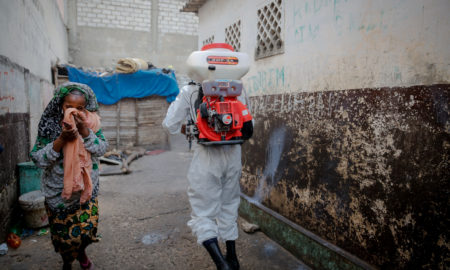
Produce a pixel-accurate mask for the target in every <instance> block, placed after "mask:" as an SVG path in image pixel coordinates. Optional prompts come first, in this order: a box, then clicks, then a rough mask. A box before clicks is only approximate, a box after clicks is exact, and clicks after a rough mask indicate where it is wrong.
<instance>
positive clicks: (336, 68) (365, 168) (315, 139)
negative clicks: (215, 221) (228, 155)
mask: <svg viewBox="0 0 450 270" xmlns="http://www.w3.org/2000/svg"><path fill="white" fill-rule="evenodd" d="M277 2H282V15H283V18H282V21H281V23H280V26H281V29H282V31H281V36H282V41H283V44H284V48H283V51H284V52H282V53H279V54H276V55H274V56H270V57H265V58H262V59H258V60H256V59H255V51H256V46H257V42H256V40H257V37H256V33H257V23H258V16H257V9H260V8H263V7H264V6H265V5H267V4H270V3H271V1H237V0H233V1H220V0H210V1H207V2H206V4H205V5H204V6H202V7H201V9H200V10H199V20H200V23H199V40H198V45H199V46H200V45H201V42H202V41H203V40H205V39H207V38H209V37H210V36H212V35H214V37H215V42H224V40H225V31H224V30H225V28H226V27H228V26H229V25H231V24H233V23H234V22H236V21H237V20H241V38H242V40H241V52H246V53H248V54H249V55H250V57H251V59H252V65H251V69H250V72H249V73H248V74H247V75H246V76H245V77H244V78H243V81H244V86H245V87H246V89H247V93H248V94H249V95H250V96H251V97H250V103H251V104H250V105H251V111H252V113H253V115H254V117H255V133H254V137H253V139H251V140H250V141H249V142H248V143H246V144H245V145H244V148H243V152H244V155H243V164H244V169H243V178H242V180H241V186H242V189H243V191H244V193H246V194H247V195H249V196H250V197H253V199H254V200H255V201H256V202H261V203H262V204H264V205H265V206H268V207H269V208H271V209H273V210H275V211H276V212H278V213H280V214H282V215H284V216H285V217H287V218H288V219H290V220H292V221H294V222H295V223H297V224H299V225H301V226H303V227H304V228H306V229H308V230H310V231H312V232H314V233H316V234H317V235H319V236H320V237H322V238H324V239H326V240H328V241H329V242H331V243H333V244H336V245H337V246H339V247H341V248H343V249H345V250H347V251H349V252H351V253H352V254H354V255H356V256H358V257H359V258H361V259H363V260H366V261H367V262H369V263H370V264H373V265H375V266H378V267H381V268H383V269H399V268H403V269H408V268H417V267H418V268H421V267H423V268H429V269H431V268H433V269H444V268H446V267H448V261H446V260H447V258H448V255H449V243H448V239H449V237H450V236H449V234H448V228H447V226H446V224H448V221H449V215H448V212H449V211H448V205H449V197H448V194H449V192H450V187H449V182H448V181H449V179H450V175H449V171H450V170H449V168H448V164H449V163H448V160H449V153H450V151H449V150H450V138H449V131H450V129H449V127H450V122H449V118H448V115H449V108H448V104H449V95H450V93H449V92H450V91H449V90H450V82H449V81H450V69H449V67H450V50H448V44H450V30H449V29H450V19H449V17H448V16H447V13H448V12H449V11H450V2H448V1H445V0H436V1H419V0H413V1H388V0H383V1H374V0H369V1H362V0H336V1H331V0H303V1H301V0H297V1H277ZM238 5H239V6H240V8H239V9H236V8H235V7H236V6H238Z"/></svg>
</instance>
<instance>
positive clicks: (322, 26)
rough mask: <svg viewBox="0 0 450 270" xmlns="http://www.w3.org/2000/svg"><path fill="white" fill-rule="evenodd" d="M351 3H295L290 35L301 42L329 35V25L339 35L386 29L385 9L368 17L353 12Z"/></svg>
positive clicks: (360, 11) (317, 0) (329, 0)
mask: <svg viewBox="0 0 450 270" xmlns="http://www.w3.org/2000/svg"><path fill="white" fill-rule="evenodd" d="M351 2H352V0H307V1H301V2H300V1H295V2H294V8H293V9H292V13H291V16H292V21H293V28H292V29H293V30H292V31H293V32H291V34H292V35H293V36H294V40H295V42H296V43H303V42H306V41H314V40H315V39H317V38H318V37H324V36H325V35H328V34H329V33H330V32H329V31H326V28H329V27H330V26H331V27H333V29H334V32H336V33H337V35H338V36H341V35H343V34H344V33H350V32H355V31H358V32H360V33H364V32H365V33H368V32H372V31H375V30H386V29H387V28H388V26H387V24H386V23H385V12H384V10H379V11H378V12H376V13H371V14H370V15H367V14H366V13H364V9H358V11H355V12H352V11H351V10H350V7H351Z"/></svg>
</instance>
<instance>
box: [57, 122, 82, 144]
mask: <svg viewBox="0 0 450 270" xmlns="http://www.w3.org/2000/svg"><path fill="white" fill-rule="evenodd" d="M59 137H60V138H61V140H62V141H63V142H64V143H66V142H71V141H73V140H75V139H76V138H77V137H78V132H77V130H76V129H74V128H72V127H71V126H70V125H68V124H66V123H63V128H62V132H61V135H60V136H59Z"/></svg>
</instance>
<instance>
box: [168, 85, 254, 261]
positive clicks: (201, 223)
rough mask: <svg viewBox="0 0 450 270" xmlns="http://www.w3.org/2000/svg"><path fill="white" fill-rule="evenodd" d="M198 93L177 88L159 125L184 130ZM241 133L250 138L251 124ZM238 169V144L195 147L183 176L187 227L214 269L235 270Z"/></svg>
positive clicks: (193, 87)
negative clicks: (223, 246)
mask: <svg viewBox="0 0 450 270" xmlns="http://www.w3.org/2000/svg"><path fill="white" fill-rule="evenodd" d="M198 93H199V86H198V85H196V84H193V83H191V84H190V85H187V86H185V87H183V88H182V89H181V92H180V94H179V95H178V97H177V98H176V100H175V101H174V102H173V103H172V104H171V105H170V107H169V109H168V111H167V115H166V118H165V119H164V121H163V126H164V127H165V128H166V129H167V130H168V131H169V132H170V133H171V134H176V133H179V132H180V131H181V129H182V127H183V129H184V126H183V124H184V122H185V121H186V119H187V117H189V116H191V117H192V116H193V115H192V114H195V113H196V110H195V103H196V100H197V97H198ZM239 98H241V97H239ZM241 102H242V98H241ZM191 119H195V118H191ZM250 123H251V121H250ZM181 132H183V131H181ZM183 133H184V132H183ZM242 133H243V137H244V138H245V139H248V138H250V137H251V135H252V133H253V124H251V127H249V126H247V128H246V129H245V130H242ZM241 169H242V164H241V145H240V144H232V145H208V146H205V145H201V144H195V146H194V156H193V158H192V161H191V165H190V168H189V172H188V175H187V178H188V181H189V188H188V191H187V193H188V196H189V202H190V204H191V208H192V213H191V220H189V222H188V226H189V227H190V228H191V229H192V232H193V233H194V234H195V236H196V237H197V242H198V243H199V244H203V246H204V247H205V248H206V249H207V251H208V253H209V254H210V256H211V258H212V259H213V261H214V263H215V264H216V266H217V269H239V262H238V259H237V256H236V251H235V240H236V239H237V238H238V225H237V217H238V207H239V203H240V186H239V180H240V177H241ZM218 239H220V240H222V241H224V242H225V243H226V248H227V253H226V256H223V255H222V253H221V251H220V248H219V245H218Z"/></svg>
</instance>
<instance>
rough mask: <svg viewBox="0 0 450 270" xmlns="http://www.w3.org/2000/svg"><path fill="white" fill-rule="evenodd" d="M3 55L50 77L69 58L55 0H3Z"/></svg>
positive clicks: (0, 24)
mask: <svg viewBox="0 0 450 270" xmlns="http://www.w3.org/2000/svg"><path fill="white" fill-rule="evenodd" d="M0 34H1V42H0V55H4V56H6V57H8V58H9V59H10V60H11V61H12V62H15V63H17V64H19V65H20V66H22V67H24V68H26V69H29V70H30V72H31V73H32V74H34V75H36V76H38V77H40V78H43V79H45V80H48V81H51V66H52V64H55V63H56V62H57V61H59V63H66V62H67V59H68V43H67V32H66V28H65V25H64V23H63V20H62V16H61V13H60V10H59V8H58V5H57V3H56V1H54V0H40V1H0Z"/></svg>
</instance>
